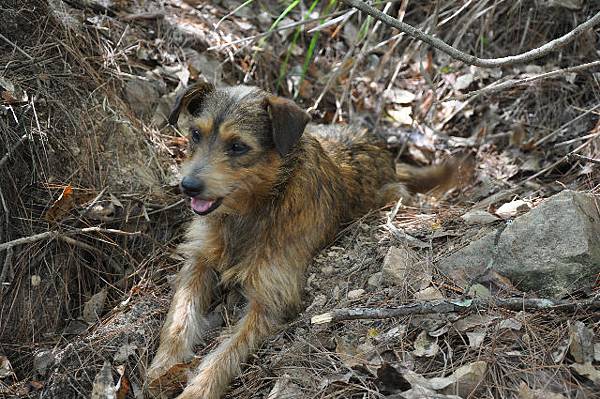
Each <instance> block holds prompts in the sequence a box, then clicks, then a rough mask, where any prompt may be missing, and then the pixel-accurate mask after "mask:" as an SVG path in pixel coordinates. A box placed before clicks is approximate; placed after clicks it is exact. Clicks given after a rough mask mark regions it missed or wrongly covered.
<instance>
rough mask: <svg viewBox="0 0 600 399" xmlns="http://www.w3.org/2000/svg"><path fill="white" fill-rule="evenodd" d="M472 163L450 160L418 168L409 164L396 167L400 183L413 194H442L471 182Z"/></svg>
mask: <svg viewBox="0 0 600 399" xmlns="http://www.w3.org/2000/svg"><path fill="white" fill-rule="evenodd" d="M472 173H473V167H472V161H471V160H470V159H469V158H468V157H466V158H464V159H462V160H458V159H449V160H447V161H445V162H442V163H440V164H438V165H432V166H425V167H418V166H412V165H407V164H399V165H397V166H396V174H397V175H398V181H399V182H401V183H403V184H404V185H405V186H406V188H407V189H408V190H409V191H411V192H413V193H429V194H434V195H439V194H442V193H444V192H446V191H448V190H450V189H453V188H455V187H460V186H462V185H463V184H464V183H465V182H466V181H468V180H470V177H471V175H472Z"/></svg>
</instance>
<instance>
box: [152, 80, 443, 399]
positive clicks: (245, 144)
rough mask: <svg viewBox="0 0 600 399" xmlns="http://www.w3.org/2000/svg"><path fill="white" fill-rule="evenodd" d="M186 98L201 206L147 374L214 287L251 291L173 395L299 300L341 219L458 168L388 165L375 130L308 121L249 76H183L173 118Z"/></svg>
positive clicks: (186, 185)
mask: <svg viewBox="0 0 600 399" xmlns="http://www.w3.org/2000/svg"><path fill="white" fill-rule="evenodd" d="M184 108H185V109H187V110H188V111H189V112H190V113H191V115H192V116H193V119H192V123H191V128H190V135H189V140H190V152H189V158H188V160H187V161H186V163H185V164H184V167H183V176H184V177H183V179H182V181H181V189H182V191H183V193H185V194H186V195H187V196H189V197H190V198H191V207H192V210H193V211H194V212H195V213H197V214H198V215H200V216H199V217H196V218H195V219H194V220H193V221H192V223H191V226H190V227H189V231H188V233H187V238H186V242H185V244H184V248H185V251H186V255H187V261H186V262H185V264H184V266H183V268H182V269H181V271H180V272H179V275H178V278H177V289H176V292H175V296H174V298H173V302H172V304H171V308H170V310H169V313H168V315H167V320H166V322H165V325H164V327H163V330H162V334H161V337H160V346H159V348H158V352H157V353H156V356H155V357H154V360H153V362H152V364H151V366H150V369H149V371H148V380H149V381H157V380H159V377H160V376H162V375H164V374H165V373H166V372H167V371H168V370H169V368H170V367H171V366H173V365H175V364H177V363H182V362H187V361H189V360H190V359H191V358H192V357H193V348H194V345H196V344H198V341H199V340H200V338H201V336H202V334H203V332H205V329H206V327H207V321H206V318H205V315H206V313H207V310H208V308H209V306H210V305H211V303H212V301H213V295H214V292H215V289H216V288H217V287H220V288H233V287H236V288H239V289H241V291H242V292H243V293H244V295H245V297H246V299H247V302H248V305H247V309H246V311H245V315H244V316H243V317H242V319H241V320H240V321H239V322H238V323H237V325H236V326H235V327H234V328H233V330H232V331H231V332H230V333H228V334H227V335H224V336H223V338H222V340H221V342H220V344H219V346H218V347H217V348H216V349H215V350H214V351H213V352H211V353H210V354H208V355H207V356H206V357H205V358H204V359H203V360H202V362H201V364H200V366H199V368H198V371H197V375H196V376H195V377H194V378H192V379H191V380H190V381H189V383H188V386H187V387H186V388H185V390H184V391H183V393H181V395H180V396H179V397H178V398H179V399H184V398H185V399H192V398H193V399H217V398H220V397H221V396H222V395H223V393H224V392H225V390H226V389H227V387H228V385H229V383H230V382H231V380H232V379H233V378H234V377H235V376H236V375H237V374H238V373H239V370H240V364H241V363H242V362H244V361H245V360H246V359H247V358H248V355H249V354H250V353H251V352H252V351H254V350H255V349H256V348H257V347H258V346H259V345H260V344H261V342H262V341H263V340H264V339H265V338H266V337H268V336H269V334H272V333H273V331H274V330H275V329H276V328H277V327H278V326H279V325H280V324H281V323H282V321H283V320H284V319H285V318H289V316H290V315H294V314H295V312H296V311H297V310H298V307H299V305H300V303H301V294H302V288H303V283H304V278H303V274H304V271H305V269H306V267H307V265H308V264H309V262H310V260H311V258H312V257H313V255H314V254H315V252H316V251H318V250H319V249H320V248H322V247H323V246H324V245H326V244H327V243H329V242H331V241H332V240H333V238H334V237H335V235H336V233H337V232H338V231H339V228H340V226H341V225H342V224H343V223H345V222H348V221H351V220H353V219H355V218H358V217H360V216H362V215H364V214H365V213H366V212H367V211H369V210H371V209H376V208H378V207H381V206H383V205H385V203H386V201H389V200H390V199H392V198H394V197H395V198H397V197H398V195H408V191H406V190H405V189H404V187H407V188H408V190H410V191H427V190H430V189H432V188H434V187H436V186H440V185H445V184H446V183H448V182H449V181H450V180H451V179H452V178H453V171H454V169H455V168H454V166H452V165H450V164H445V165H442V166H438V167H430V168H413V167H408V166H407V167H405V168H403V169H402V172H401V173H399V174H397V173H396V170H395V166H394V161H393V157H392V155H391V154H390V153H389V152H388V151H387V150H385V148H384V147H383V146H377V145H375V144H373V142H374V139H373V138H370V139H368V140H367V139H366V138H364V137H362V138H361V137H357V135H356V134H354V133H353V132H352V131H351V130H350V129H348V128H328V127H324V126H312V125H308V126H307V123H308V122H309V119H310V117H309V116H308V114H307V113H306V112H304V111H303V110H302V109H301V108H299V107H298V106H297V105H296V104H295V103H294V102H292V101H290V100H286V99H283V98H280V97H275V96H272V95H270V94H269V93H267V92H265V91H262V90H260V89H257V88H255V87H248V86H237V87H231V88H226V89H215V88H214V87H213V86H212V85H210V84H207V83H199V84H197V85H195V86H192V87H191V88H189V89H188V90H187V91H186V92H185V93H184V94H183V95H182V96H180V97H179V98H178V100H177V102H176V104H175V107H174V110H173V112H172V114H171V116H170V118H169V122H170V123H171V124H176V123H177V120H178V117H179V114H180V112H181V110H182V109H184ZM305 128H306V130H307V132H306V133H309V134H306V133H305V134H303V133H304V131H305ZM317 137H319V138H317ZM150 386H151V387H153V388H154V389H155V390H156V389H160V387H158V388H157V387H156V383H154V384H153V383H152V382H151V383H150Z"/></svg>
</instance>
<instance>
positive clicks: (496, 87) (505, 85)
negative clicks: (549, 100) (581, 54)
mask: <svg viewBox="0 0 600 399" xmlns="http://www.w3.org/2000/svg"><path fill="white" fill-rule="evenodd" d="M598 66H600V61H593V62H588V63H586V64H582V65H577V66H574V67H569V68H563V69H559V70H556V71H551V72H546V73H541V74H539V75H535V76H530V77H528V78H525V79H517V80H508V81H506V82H502V83H498V84H492V85H490V86H487V87H484V88H483V89H481V90H474V91H472V92H469V93H466V94H463V95H460V96H457V97H456V98H454V99H455V100H466V99H468V98H472V97H477V96H480V95H482V94H490V93H496V92H498V91H501V90H506V89H512V88H513V87H516V86H520V85H523V84H526V83H531V82H535V81H536V80H540V79H548V78H552V77H555V76H560V75H565V74H567V73H570V72H579V71H582V70H584V69H590V68H594V67H598Z"/></svg>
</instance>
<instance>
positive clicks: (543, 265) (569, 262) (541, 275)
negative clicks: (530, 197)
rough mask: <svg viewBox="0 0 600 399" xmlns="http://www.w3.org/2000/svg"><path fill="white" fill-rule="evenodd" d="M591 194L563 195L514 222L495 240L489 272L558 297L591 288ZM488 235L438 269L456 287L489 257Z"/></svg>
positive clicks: (598, 237) (597, 227) (595, 249)
mask: <svg viewBox="0 0 600 399" xmlns="http://www.w3.org/2000/svg"><path fill="white" fill-rule="evenodd" d="M598 199H600V198H599V197H598V196H594V195H592V194H587V193H582V192H576V191H570V190H565V191H562V192H561V193H559V194H556V195H554V196H552V197H551V198H549V199H548V200H546V201H544V202H543V203H541V204H540V205H538V206H537V207H536V208H534V209H532V210H531V211H529V212H528V213H527V214H525V215H522V216H520V217H518V218H516V219H515V220H514V221H513V222H512V223H511V224H509V225H508V226H507V227H506V229H505V230H504V231H503V232H502V234H501V235H500V238H499V240H498V245H497V248H496V249H497V255H496V256H495V260H494V263H493V269H494V270H495V271H497V272H498V273H500V274H502V275H504V276H506V277H508V278H509V279H510V280H511V281H512V283H513V284H515V285H516V286H517V287H518V288H520V289H522V290H535V291H540V293H541V294H544V295H551V296H555V297H560V296H563V295H565V294H566V293H568V292H570V291H573V290H575V289H579V288H587V287H591V286H592V285H593V283H594V278H595V275H596V274H597V273H599V272H600V215H599V213H598V208H597V206H596V203H597V201H598ZM495 236H496V232H495V231H492V232H490V233H488V234H486V235H485V236H484V237H482V238H481V239H479V240H477V241H474V242H472V243H471V244H470V245H468V246H467V247H465V248H462V249H460V250H458V251H457V252H455V253H454V254H452V255H450V256H449V257H447V258H445V259H443V260H441V261H439V262H438V268H439V269H440V270H441V271H442V272H445V273H446V274H448V275H449V276H450V277H451V278H453V279H454V280H455V281H456V282H457V283H459V284H460V283H463V284H464V283H466V282H467V281H469V277H470V276H474V275H477V274H478V273H481V272H482V271H483V270H484V269H485V267H486V265H487V264H488V262H490V260H491V259H492V257H493V252H494V238H495Z"/></svg>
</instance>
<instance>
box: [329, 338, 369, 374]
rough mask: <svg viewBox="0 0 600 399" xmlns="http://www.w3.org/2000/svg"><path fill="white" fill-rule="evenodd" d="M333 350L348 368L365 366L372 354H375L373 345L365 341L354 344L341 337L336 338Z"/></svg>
mask: <svg viewBox="0 0 600 399" xmlns="http://www.w3.org/2000/svg"><path fill="white" fill-rule="evenodd" d="M335 351H336V352H337V354H338V355H339V357H340V359H341V360H342V362H344V364H345V365H346V366H347V367H348V368H353V367H356V366H366V365H367V364H368V363H370V361H371V358H372V357H373V355H376V352H375V347H374V346H373V345H372V344H370V343H368V342H366V343H364V344H361V345H358V346H354V345H352V344H351V343H350V342H347V341H346V340H345V339H343V338H339V339H336V347H335Z"/></svg>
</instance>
